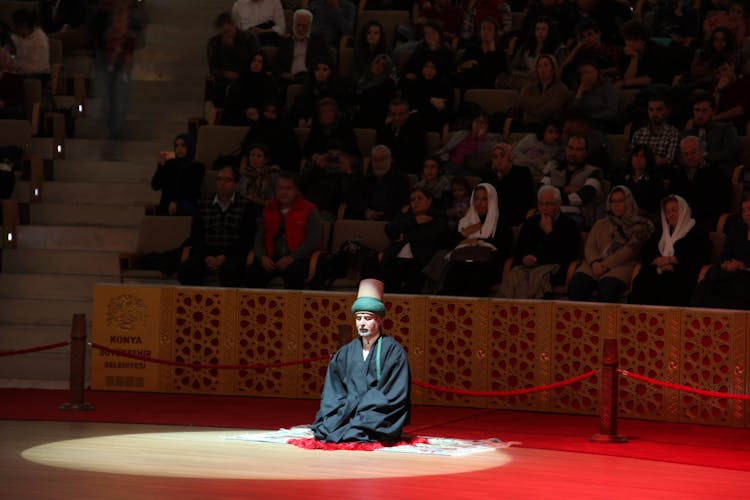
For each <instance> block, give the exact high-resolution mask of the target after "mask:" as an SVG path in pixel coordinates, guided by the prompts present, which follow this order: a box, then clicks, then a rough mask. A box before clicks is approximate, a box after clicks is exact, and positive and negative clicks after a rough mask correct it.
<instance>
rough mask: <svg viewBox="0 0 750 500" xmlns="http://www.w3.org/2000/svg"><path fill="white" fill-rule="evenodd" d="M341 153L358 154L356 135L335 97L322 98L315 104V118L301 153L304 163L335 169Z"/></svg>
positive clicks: (352, 156) (352, 155)
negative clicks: (305, 161)
mask: <svg viewBox="0 0 750 500" xmlns="http://www.w3.org/2000/svg"><path fill="white" fill-rule="evenodd" d="M342 153H343V154H344V155H348V156H349V157H351V158H352V159H354V158H356V157H358V156H359V154H360V153H359V146H358V145H357V136H356V134H355V133H354V129H353V128H352V125H351V123H349V120H348V119H347V117H346V116H345V115H344V113H343V112H342V111H341V108H340V107H339V105H338V103H337V102H336V100H335V99H332V98H330V97H326V98H324V99H321V100H320V101H319V102H318V104H317V110H316V113H315V120H314V121H313V124H312V127H311V128H310V133H309V134H308V136H307V140H306V141H305V145H304V146H303V147H302V154H303V156H304V158H305V160H307V161H308V162H312V163H316V164H318V165H319V166H321V167H322V168H325V169H327V170H337V169H338V168H339V167H340V165H339V163H340V161H341V159H342V158H343V156H342Z"/></svg>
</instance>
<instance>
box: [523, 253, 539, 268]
mask: <svg viewBox="0 0 750 500" xmlns="http://www.w3.org/2000/svg"><path fill="white" fill-rule="evenodd" d="M521 263H522V264H523V265H524V266H526V267H534V265H536V256H534V255H531V254H529V255H524V256H523V259H521Z"/></svg>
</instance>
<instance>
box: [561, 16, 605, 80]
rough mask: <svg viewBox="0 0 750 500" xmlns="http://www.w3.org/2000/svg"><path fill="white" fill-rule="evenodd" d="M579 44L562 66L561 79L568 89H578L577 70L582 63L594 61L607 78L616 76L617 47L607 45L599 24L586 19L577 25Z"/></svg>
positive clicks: (574, 47)
mask: <svg viewBox="0 0 750 500" xmlns="http://www.w3.org/2000/svg"><path fill="white" fill-rule="evenodd" d="M576 35H577V39H578V42H577V43H576V44H575V45H574V46H573V49H571V51H570V52H569V53H568V56H567V57H566V58H565V61H563V63H562V64H561V65H560V72H559V75H560V79H561V80H562V81H563V82H564V83H565V85H567V86H568V88H571V89H572V88H578V82H577V78H576V70H577V68H578V65H579V64H580V63H581V61H594V62H595V63H596V64H597V66H598V67H599V68H600V70H601V72H602V73H603V74H604V75H605V76H608V77H609V76H610V75H614V74H615V72H616V71H617V66H618V64H617V63H618V54H617V47H614V46H608V45H605V44H604V43H603V42H602V33H601V31H600V30H599V24H597V22H596V21H594V20H593V19H584V20H583V21H581V22H579V23H578V24H577V25H576Z"/></svg>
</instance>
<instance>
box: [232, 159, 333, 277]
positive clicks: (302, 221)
mask: <svg viewBox="0 0 750 500" xmlns="http://www.w3.org/2000/svg"><path fill="white" fill-rule="evenodd" d="M320 240H321V224H320V213H319V212H318V209H317V208H316V207H315V205H313V204H312V203H310V202H309V201H307V200H305V199H304V197H303V196H302V194H301V193H300V192H299V189H298V188H297V183H296V181H295V179H294V176H293V175H292V174H290V173H288V172H282V173H280V174H279V177H278V178H277V179H276V196H275V197H274V198H273V199H272V200H271V201H269V202H268V203H267V204H266V206H265V207H263V213H262V214H261V217H260V220H259V221H258V231H257V232H256V233H255V245H254V251H255V260H254V261H253V263H252V265H251V266H250V267H249V269H248V271H247V275H246V280H245V281H246V285H247V286H249V287H251V288H265V287H266V286H267V285H268V282H269V281H271V279H272V278H273V277H274V276H281V277H282V278H283V280H284V288H286V289H293V290H295V289H296V290H299V289H302V288H304V286H305V280H306V279H307V275H308V270H309V267H310V255H311V254H312V253H313V252H314V251H315V250H317V249H318V248H319V247H320Z"/></svg>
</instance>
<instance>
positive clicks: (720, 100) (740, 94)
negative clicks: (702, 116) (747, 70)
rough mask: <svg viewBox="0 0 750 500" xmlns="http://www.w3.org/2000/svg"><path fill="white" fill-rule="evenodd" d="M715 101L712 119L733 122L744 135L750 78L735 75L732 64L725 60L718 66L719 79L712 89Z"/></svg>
mask: <svg viewBox="0 0 750 500" xmlns="http://www.w3.org/2000/svg"><path fill="white" fill-rule="evenodd" d="M713 96H714V99H715V102H716V114H715V115H714V120H720V121H725V122H730V123H732V124H734V128H735V131H736V132H737V134H738V135H745V132H746V130H747V123H748V114H749V112H750V79H748V78H746V77H745V76H743V75H740V76H739V77H738V76H737V73H736V72H735V67H734V64H732V63H731V62H729V61H727V62H725V63H724V64H722V65H721V67H720V68H719V81H718V82H716V86H715V87H714V89H713Z"/></svg>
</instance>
